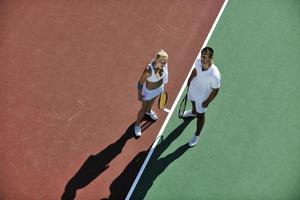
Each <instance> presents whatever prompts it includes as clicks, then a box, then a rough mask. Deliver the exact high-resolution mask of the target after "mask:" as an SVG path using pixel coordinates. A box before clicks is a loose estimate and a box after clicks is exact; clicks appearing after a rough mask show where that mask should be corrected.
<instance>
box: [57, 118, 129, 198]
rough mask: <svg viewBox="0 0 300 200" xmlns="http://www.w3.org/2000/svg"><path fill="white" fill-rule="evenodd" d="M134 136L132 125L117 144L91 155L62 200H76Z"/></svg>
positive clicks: (70, 182)
mask: <svg viewBox="0 0 300 200" xmlns="http://www.w3.org/2000/svg"><path fill="white" fill-rule="evenodd" d="M133 136H134V133H133V124H132V125H130V126H129V127H128V128H127V130H126V131H125V133H124V134H123V135H122V136H121V137H120V138H119V139H118V140H117V141H116V142H114V143H112V144H110V145H108V146H107V147H106V148H105V149H104V150H102V151H100V152H99V153H97V154H96V155H90V156H89V157H88V158H87V159H86V161H85V162H84V163H83V164H82V166H81V167H80V168H79V170H78V171H77V172H76V174H75V175H74V176H73V177H72V178H71V179H70V180H69V181H68V183H67V184H66V186H65V190H64V193H63V194H62V197H61V199H62V200H73V199H75V196H76V191H77V190H78V189H82V188H84V187H86V186H87V185H88V184H90V183H91V182H92V181H93V180H95V179H96V178H97V177H98V176H99V175H100V174H102V173H103V172H104V171H105V170H106V169H107V168H108V167H109V165H108V164H109V163H110V162H111V161H112V160H113V159H114V158H115V157H117V156H118V155H119V154H120V153H121V152H122V149H123V147H124V146H125V144H126V142H127V141H128V140H129V139H131V138H133Z"/></svg>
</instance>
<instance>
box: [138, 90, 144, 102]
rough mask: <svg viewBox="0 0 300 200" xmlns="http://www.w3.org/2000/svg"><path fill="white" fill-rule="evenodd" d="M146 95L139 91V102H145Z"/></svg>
mask: <svg viewBox="0 0 300 200" xmlns="http://www.w3.org/2000/svg"><path fill="white" fill-rule="evenodd" d="M143 98H144V95H143V94H142V91H140V90H139V91H138V100H139V101H143Z"/></svg>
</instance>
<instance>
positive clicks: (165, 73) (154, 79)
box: [147, 64, 168, 84]
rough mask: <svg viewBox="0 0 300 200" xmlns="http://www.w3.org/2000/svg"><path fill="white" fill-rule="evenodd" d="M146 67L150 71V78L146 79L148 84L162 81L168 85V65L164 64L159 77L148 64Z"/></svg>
mask: <svg viewBox="0 0 300 200" xmlns="http://www.w3.org/2000/svg"><path fill="white" fill-rule="evenodd" d="M148 67H149V68H150V69H151V76H149V77H148V78H147V81H149V82H158V81H160V80H161V79H163V83H164V84H166V83H168V64H166V65H165V66H164V68H163V73H162V75H161V76H160V77H158V76H157V75H156V74H155V70H154V67H153V65H152V64H148Z"/></svg>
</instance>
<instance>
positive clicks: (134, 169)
mask: <svg viewBox="0 0 300 200" xmlns="http://www.w3.org/2000/svg"><path fill="white" fill-rule="evenodd" d="M191 121H192V119H186V120H184V121H183V123H182V124H180V125H179V126H178V127H177V128H176V129H174V130H173V131H172V132H171V133H170V134H169V135H168V136H167V137H166V138H163V139H162V140H161V143H160V144H159V145H158V146H156V148H155V151H154V153H153V155H152V157H151V159H150V161H149V163H148V165H147V166H146V169H145V171H144V173H143V175H142V177H141V179H140V181H139V183H138V186H137V187H136V189H135V191H134V193H133V195H132V197H131V199H144V198H145V196H146V194H147V192H148V190H149V189H150V188H151V187H152V185H153V182H154V181H155V179H156V178H157V177H158V176H159V175H160V174H161V173H163V171H165V169H166V168H167V167H168V166H169V165H170V164H171V163H172V162H174V161H175V160H176V159H178V158H179V157H180V156H182V155H183V154H184V153H185V152H186V151H187V150H188V149H189V147H188V145H187V144H184V145H182V146H180V147H179V148H178V149H176V150H175V151H174V152H172V153H170V154H168V155H167V156H165V157H163V158H160V156H161V155H162V154H163V152H164V151H165V150H166V149H167V148H168V147H169V146H170V145H171V144H172V142H173V141H174V140H176V139H177V138H178V137H179V136H180V135H181V133H182V132H183V131H184V129H185V128H186V127H187V126H188V125H189V123H190V122H191ZM150 148H151V147H150ZM150 148H149V149H150ZM149 149H148V150H147V151H142V152H140V153H138V154H137V155H136V156H135V157H134V159H132V161H131V162H130V163H129V164H128V165H127V167H126V168H125V169H124V171H123V172H122V173H121V174H120V175H119V176H118V177H117V178H116V179H115V180H114V181H113V182H112V184H111V186H110V191H111V194H110V196H109V198H107V199H125V197H126V195H127V193H128V192H129V190H130V187H131V185H132V184H133V182H134V179H135V177H136V175H137V174H138V172H139V169H140V167H141V166H142V164H143V162H144V160H145V158H146V156H147V154H148V152H149ZM129 177H134V178H131V179H130V178H129Z"/></svg>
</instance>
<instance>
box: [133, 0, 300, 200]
mask: <svg viewBox="0 0 300 200" xmlns="http://www.w3.org/2000/svg"><path fill="white" fill-rule="evenodd" d="M299 36H300V1H299V0H266V1H263V0H260V1H258V0H256V1H250V0H249V1H238V0H231V1H229V3H228V5H227V7H226V8H225V11H224V13H223V15H222V17H221V19H220V21H219V23H218V24H217V27H216V29H215V31H214V33H213V35H212V37H211V38H210V40H209V43H208V44H209V46H212V47H213V48H214V49H215V59H214V61H215V64H216V65H217V66H218V67H219V70H220V71H221V74H222V87H221V89H220V93H219V95H218V96H217V97H216V99H215V101H214V102H213V103H212V104H211V105H210V106H209V108H208V111H207V114H206V124H205V126H204V129H203V131H202V134H201V138H200V142H199V143H198V145H197V146H195V147H194V148H192V149H189V148H188V147H187V145H186V143H187V142H188V141H189V140H190V138H191V137H192V135H193V134H194V131H195V125H196V124H195V122H196V121H195V120H193V121H191V122H189V121H186V122H184V121H183V120H181V119H178V118H177V109H178V108H177V109H176V110H175V112H174V113H173V116H172V117H171V120H170V121H169V123H168V125H167V127H166V129H165V131H164V133H163V140H161V142H160V143H159V144H158V146H157V147H156V149H155V151H154V153H153V155H152V157H151V159H150V161H149V163H148V165H147V167H146V168H145V171H144V172H143V174H142V176H141V178H140V180H139V182H138V185H137V187H136V188H135V190H134V192H133V195H132V196H131V199H154V200H160V199H164V200H166V199H181V200H182V199H201V200H202V199H203V200H204V199H205V200H206V199H211V200H219V199H222V200H223V199H228V200H234V199H237V200H244V199H249V200H275V199H276V200H299V199H300V106H299V102H300V91H299V88H300V66H299V63H300V56H299V55H300V39H299ZM189 106H190V105H189Z"/></svg>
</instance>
